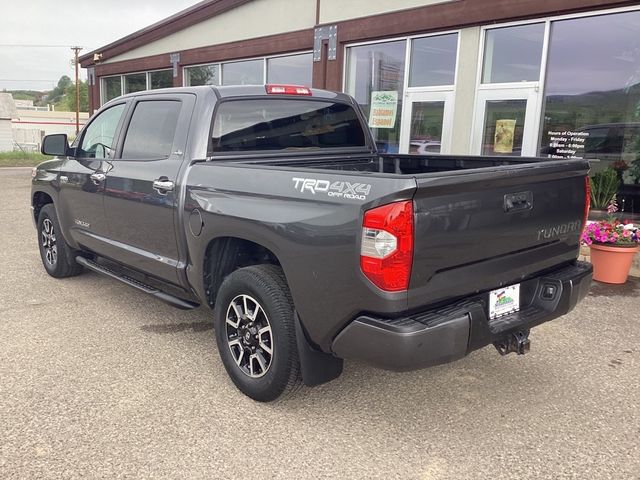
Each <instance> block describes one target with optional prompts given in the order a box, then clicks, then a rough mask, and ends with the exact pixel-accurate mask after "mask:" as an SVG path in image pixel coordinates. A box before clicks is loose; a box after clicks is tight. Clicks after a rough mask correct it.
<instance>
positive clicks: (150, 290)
mask: <svg viewBox="0 0 640 480" xmlns="http://www.w3.org/2000/svg"><path fill="white" fill-rule="evenodd" d="M76 262H78V263H79V264H80V265H82V266H83V267H86V268H88V269H89V270H93V271H94V272H98V273H101V274H103V275H106V276H107V277H111V278H115V279H116V280H119V281H121V282H122V283H125V284H127V285H129V286H130V287H133V288H137V289H138V290H141V291H143V292H144V293H147V294H149V295H153V296H154V297H156V298H158V299H159V300H162V301H163V302H165V303H168V304H169V305H171V306H172V307H176V308H179V309H181V310H191V309H194V308H198V307H199V306H200V305H198V304H197V303H194V302H190V301H188V300H183V299H182V298H178V297H176V296H173V295H171V294H169V293H166V292H163V291H161V290H158V289H157V288H155V287H152V286H150V285H146V284H144V283H142V282H139V281H138V280H136V279H134V278H131V277H127V276H126V275H122V274H120V273H118V272H116V271H114V270H112V269H110V268H108V267H105V266H104V265H100V264H98V263H96V262H94V261H93V260H89V259H88V258H85V257H82V256H80V255H78V256H77V257H76Z"/></svg>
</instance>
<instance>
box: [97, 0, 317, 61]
mask: <svg viewBox="0 0 640 480" xmlns="http://www.w3.org/2000/svg"><path fill="white" fill-rule="evenodd" d="M315 17H316V0H295V1H291V0H254V1H253V2H249V3H247V4H244V5H241V6H239V7H237V8H234V9H233V10H230V11H228V12H225V13H222V14H220V15H218V16H216V17H213V18H210V19H208V20H204V21H202V22H200V23H198V24H196V25H193V26H191V27H188V28H185V29H184V30H181V31H179V32H176V33H174V34H172V35H169V36H167V37H164V38H161V39H159V40H157V41H155V42H151V43H149V44H147V45H144V46H142V47H139V48H136V49H133V50H131V51H129V52H126V53H123V54H122V55H118V56H116V57H113V58H110V59H109V60H106V61H105V62H103V63H110V62H119V61H121V60H129V59H132V58H141V57H147V56H150V55H159V54H164V53H169V52H176V51H179V50H187V49H190V48H198V47H205V46H209V45H218V44H221V43H227V42H235V41H240V40H247V39H250V38H258V37H264V36H267V35H275V34H278V33H286V32H294V31H296V30H303V29H305V28H313V26H314V24H315Z"/></svg>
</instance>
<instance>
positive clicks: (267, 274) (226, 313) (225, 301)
mask: <svg viewBox="0 0 640 480" xmlns="http://www.w3.org/2000/svg"><path fill="white" fill-rule="evenodd" d="M245 302H246V303H245ZM258 307H259V308H258ZM214 316H215V318H214V326H215V334H216V343H217V344H218V351H219V353H220V358H221V359H222V363H223V365H224V367H225V369H226V370H227V373H228V374H229V376H230V377H231V380H232V381H233V383H234V384H235V385H236V387H238V389H239V390H240V391H241V392H242V393H244V394H245V395H247V396H249V397H251V398H253V399H254V400H257V401H259V402H270V401H273V400H276V399H277V398H280V397H282V396H285V395H289V394H291V393H292V392H293V391H295V390H297V389H298V387H299V386H300V385H301V384H302V375H301V373H300V361H299V359H298V348H297V344H296V336H295V325H294V317H293V301H292V300H291V293H290V292H289V287H288V286H287V280H286V278H285V276H284V273H283V272H282V269H281V268H280V267H277V266H275V265H255V266H251V267H245V268H241V269H238V270H236V271H235V272H233V273H232V274H230V275H229V276H228V277H227V278H226V279H225V280H224V282H223V283H222V285H221V286H220V290H219V291H218V296H217V298H216V302H215V308H214ZM269 350H271V352H269Z"/></svg>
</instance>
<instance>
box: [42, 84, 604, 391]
mask: <svg viewBox="0 0 640 480" xmlns="http://www.w3.org/2000/svg"><path fill="white" fill-rule="evenodd" d="M42 152H43V153H45V154H48V155H54V156H55V158H54V159H52V160H48V161H46V162H44V163H42V164H41V165H39V166H38V167H36V168H35V169H34V171H33V180H32V196H31V197H32V215H33V220H34V222H35V224H36V227H37V231H38V240H39V247H40V253H41V257H42V263H43V265H44V268H45V269H46V271H47V272H48V273H49V274H50V275H51V276H53V277H56V278H63V277H69V276H72V275H77V274H80V273H81V272H82V271H83V270H84V269H89V270H93V271H96V272H99V273H102V274H105V275H108V276H110V277H112V278H115V279H117V280H120V281H122V282H124V283H126V284H128V285H130V286H132V287H134V288H137V289H139V290H141V291H142V292H145V293H147V294H150V295H154V296H156V297H157V298H159V299H161V300H163V301H165V302H168V303H169V304H172V305H174V306H176V307H179V308H183V309H190V308H196V307H198V306H200V305H205V306H208V307H211V308H212V309H213V312H214V313H213V323H214V329H215V337H216V342H217V346H218V351H219V354H220V357H221V360H222V363H223V365H224V367H225V368H226V370H227V372H228V374H229V376H230V378H231V380H232V381H233V382H234V383H235V385H236V386H237V387H238V388H239V390H240V391H242V392H243V393H244V394H246V395H248V396H250V397H251V398H253V399H255V400H258V401H271V400H275V399H276V398H278V397H280V396H281V395H282V394H284V393H289V392H291V391H293V390H295V389H296V388H297V387H298V386H299V385H301V384H306V385H318V384H321V383H324V382H327V381H330V380H332V379H334V378H336V377H338V376H339V375H340V374H341V372H342V368H343V360H344V359H359V360H362V361H365V362H369V363H370V364H373V365H375V366H378V367H381V368H384V369H389V370H396V371H405V370H412V369H419V368H424V367H428V366H432V365H437V364H442V363H446V362H451V361H454V360H457V359H460V358H462V357H464V356H465V355H467V354H469V353H470V352H472V351H474V350H477V349H479V348H482V347H484V346H487V345H490V344H494V345H495V346H496V348H497V349H498V351H499V352H500V353H501V354H507V353H510V352H516V353H518V354H522V353H525V352H526V351H527V350H528V348H529V339H528V334H529V330H530V329H531V328H532V327H534V326H536V325H539V324H541V323H543V322H547V321H549V320H552V319H555V318H557V317H560V316H561V315H564V314H566V313H567V312H569V311H570V310H571V309H573V308H574V307H575V306H576V304H577V303H578V301H580V300H581V299H582V298H583V297H584V296H585V295H586V294H587V291H588V289H589V285H590V281H591V274H592V270H591V267H590V265H589V264H586V263H582V262H579V261H577V257H578V251H579V242H580V233H581V231H582V229H583V227H584V224H585V222H586V216H587V212H588V208H589V183H588V179H587V174H588V170H589V164H588V162H587V161H585V160H544V159H538V158H519V157H464V156H449V155H437V154H432V155H400V154H380V153H379V152H377V150H376V145H375V142H374V139H373V138H372V135H371V132H370V131H369V130H368V128H367V122H366V119H365V117H364V116H363V113H362V111H361V110H360V108H359V107H358V105H357V104H356V102H355V101H354V100H353V98H351V97H349V96H347V95H344V94H341V93H334V92H329V91H323V90H316V89H310V88H305V87H297V86H289V85H266V86H264V85H262V86H228V87H213V86H203V87H194V88H177V89H166V90H155V91H146V92H139V93H134V94H130V95H125V96H122V97H119V98H117V99H114V100H112V101H110V102H108V103H107V104H105V105H104V106H103V107H102V108H101V109H100V110H99V111H98V112H97V113H96V114H95V115H94V116H93V117H92V118H91V120H90V121H89V122H88V123H87V125H86V126H85V127H84V129H83V130H82V131H81V132H80V133H79V135H78V136H77V138H76V139H75V141H74V142H73V144H72V145H68V143H67V137H66V136H65V135H61V134H56V135H48V136H46V137H45V138H44V139H43V143H42Z"/></svg>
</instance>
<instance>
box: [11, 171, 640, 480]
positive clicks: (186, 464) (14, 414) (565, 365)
mask: <svg viewBox="0 0 640 480" xmlns="http://www.w3.org/2000/svg"><path fill="white" fill-rule="evenodd" d="M0 182H1V184H2V189H0V221H1V222H0V225H1V226H0V245H1V247H2V248H1V249H0V478H1V479H4V480H8V479H36V478H51V479H63V478H65V479H66V478H84V479H92V478H109V479H114V478H145V479H147V478H163V479H164V478H166V479H176V478H188V479H191V478H194V479H199V478H202V479H204V478H207V479H211V478H422V479H461V478H462V479H467V478H469V479H482V478H554V479H557V478H580V479H601V478H602V479H604V478H612V479H613V478H614V479H633V478H640V440H639V439H640V386H639V383H640V282H639V281H637V280H634V281H631V282H629V283H628V284H627V285H625V286H622V287H608V286H603V285H601V284H595V285H594V286H593V288H592V291H591V294H590V295H589V297H588V298H586V299H585V301H584V302H583V303H582V304H580V305H579V306H578V308H577V309H576V310H575V311H574V312H572V313H571V314H570V315H567V316H566V317H564V318H562V319H559V320H556V321H554V322H551V323H548V324H545V325H542V326H540V327H538V328H537V329H535V330H533V331H532V334H531V339H532V346H531V352H530V353H529V354H527V355H524V356H515V355H509V356H506V357H500V356H499V355H498V354H497V352H496V351H495V350H494V348H493V347H488V348H485V349H483V350H480V351H478V352H475V353H473V354H472V355H470V356H468V357H467V358H465V359H463V360H461V361H458V362H456V363H452V364H449V365H445V366H441V367H435V368H431V369H427V370H422V371H418V372H411V373H405V374H396V373H390V372H384V371H380V370H376V369H374V368H371V367H369V366H367V365H365V364H362V363H358V362H347V363H346V364H345V371H344V373H343V375H342V376H341V377H340V378H339V379H337V380H336V381H334V382H332V383H329V384H327V385H323V386H320V387H317V388H313V389H310V388H305V389H303V390H301V391H300V392H298V393H297V394H296V395H295V396H293V397H290V398H287V399H285V400H283V401H280V402H277V403H273V404H259V403H256V402H254V401H252V400H250V399H249V398H247V397H245V396H243V395H242V394H240V393H239V392H238V391H237V390H236V389H235V387H234V386H233V384H232V383H231V381H230V380H229V379H228V378H227V376H226V373H225V371H224V368H223V367H222V364H221V362H220V359H219V357H218V352H217V349H216V345H215V340H214V335H213V330H212V324H211V314H210V312H209V310H207V309H206V308H200V309H198V310H195V311H190V312H183V311H180V310H176V309H173V308H171V307H169V306H167V305H165V304H163V303H161V302H159V301H157V300H155V299H153V298H151V297H148V296H145V295H144V294H143V293H140V292H138V291H136V290H133V289H131V288H129V287H127V286H125V285H122V284H120V283H118V282H117V281H115V280H112V279H109V278H106V277H102V276H99V275H98V274H94V273H89V272H87V273H85V274H83V275H81V276H79V277H75V278H72V279H67V280H55V279H53V278H50V277H48V276H47V274H46V273H45V271H44V269H43V268H42V265H41V263H40V258H39V255H38V248H37V243H36V234H35V230H34V228H33V226H32V223H31V220H30V218H29V188H30V185H29V182H30V176H29V170H26V169H0Z"/></svg>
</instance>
